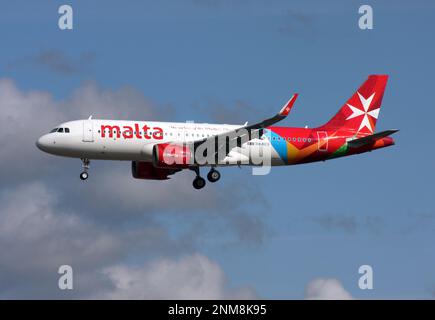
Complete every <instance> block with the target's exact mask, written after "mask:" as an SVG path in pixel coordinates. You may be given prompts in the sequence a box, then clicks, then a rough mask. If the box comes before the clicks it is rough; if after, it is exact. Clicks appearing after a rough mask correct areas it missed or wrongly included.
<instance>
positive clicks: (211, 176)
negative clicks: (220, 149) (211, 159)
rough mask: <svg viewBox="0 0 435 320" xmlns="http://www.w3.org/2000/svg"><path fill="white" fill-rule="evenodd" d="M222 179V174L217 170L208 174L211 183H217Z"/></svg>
mask: <svg viewBox="0 0 435 320" xmlns="http://www.w3.org/2000/svg"><path fill="white" fill-rule="evenodd" d="M220 178H221V174H220V172H219V171H217V170H215V169H211V170H210V172H209V173H208V174H207V179H208V181H210V182H216V181H218V180H219V179H220Z"/></svg>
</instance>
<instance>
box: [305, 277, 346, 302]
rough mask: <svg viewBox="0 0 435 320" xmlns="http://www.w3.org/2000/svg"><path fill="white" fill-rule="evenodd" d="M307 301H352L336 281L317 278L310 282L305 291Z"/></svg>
mask: <svg viewBox="0 0 435 320" xmlns="http://www.w3.org/2000/svg"><path fill="white" fill-rule="evenodd" d="M305 298H306V299H309V300H350V299H353V298H352V296H351V295H350V293H349V292H347V291H346V290H345V289H344V288H343V285H342V284H341V283H340V281H338V280H337V279H328V278H317V279H314V280H312V281H310V282H309V283H308V285H307V287H306V289H305Z"/></svg>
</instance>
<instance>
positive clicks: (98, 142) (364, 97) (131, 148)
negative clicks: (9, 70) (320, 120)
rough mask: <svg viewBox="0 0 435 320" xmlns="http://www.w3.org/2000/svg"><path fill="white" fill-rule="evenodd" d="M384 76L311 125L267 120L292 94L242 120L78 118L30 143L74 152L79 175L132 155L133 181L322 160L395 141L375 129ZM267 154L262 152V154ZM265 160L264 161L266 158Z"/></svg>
mask: <svg viewBox="0 0 435 320" xmlns="http://www.w3.org/2000/svg"><path fill="white" fill-rule="evenodd" d="M387 81H388V75H370V76H369V77H368V79H367V80H366V81H365V82H364V83H363V84H362V85H361V86H360V88H359V89H358V90H357V91H356V92H355V93H354V94H353V95H352V96H351V97H350V98H349V99H348V100H347V102H346V103H345V104H344V105H343V106H342V107H341V108H340V110H339V111H338V112H337V114H335V116H333V117H332V118H331V119H330V120H329V121H328V122H327V123H325V124H323V125H321V126H319V127H316V128H308V127H305V128H293V127H279V126H273V125H274V124H275V123H277V122H279V121H281V120H283V119H285V118H286V117H287V116H288V114H289V113H290V111H291V109H292V107H293V105H294V103H295V101H296V99H297V97H298V94H294V95H293V96H292V97H291V98H290V100H289V101H288V102H287V103H286V104H284V106H283V107H282V108H281V109H280V111H279V112H278V113H277V114H276V115H275V116H273V117H271V118H268V119H265V120H263V121H260V122H256V123H253V124H248V123H245V124H244V125H228V124H208V123H188V122H186V123H183V122H155V121H145V122H144V121H124V120H102V119H92V116H90V117H89V119H82V120H76V121H69V122H65V123H62V124H59V125H58V126H56V127H55V128H54V129H53V130H51V131H50V132H49V133H48V134H44V135H43V136H41V137H40V138H39V139H38V140H37V142H36V145H37V147H38V148H39V149H40V150H42V151H44V152H47V153H50V154H53V155H58V156H64V157H73V158H80V159H81V161H82V167H83V171H82V172H81V173H80V179H81V180H86V179H87V178H88V176H89V173H88V171H89V166H90V160H99V159H101V160H124V161H131V169H132V175H133V177H134V178H137V179H150V180H167V179H170V176H171V175H173V174H175V173H176V172H179V171H181V170H184V169H190V170H192V171H194V172H195V173H196V177H195V179H194V180H193V187H194V188H195V189H202V188H203V187H204V186H205V184H206V181H205V179H204V178H203V177H201V175H200V168H201V167H209V168H210V170H209V172H208V174H207V179H208V181H210V182H216V181H218V180H219V179H220V177H221V174H220V172H219V171H218V170H217V169H216V168H218V167H224V166H235V165H237V166H241V165H251V166H260V165H264V163H265V162H267V164H268V165H270V166H283V165H295V164H304V163H310V162H316V161H326V160H330V159H335V158H339V157H345V156H350V155H355V154H359V153H364V152H368V151H372V150H376V149H380V148H385V147H389V146H392V145H394V144H395V143H394V140H393V138H392V137H390V135H392V134H394V133H395V132H397V131H398V130H394V129H392V130H386V131H381V132H377V133H375V126H376V121H377V119H378V116H379V111H380V108H381V102H382V97H383V95H384V90H385V87H386V84H387ZM264 155H267V156H264ZM265 160H267V161H265Z"/></svg>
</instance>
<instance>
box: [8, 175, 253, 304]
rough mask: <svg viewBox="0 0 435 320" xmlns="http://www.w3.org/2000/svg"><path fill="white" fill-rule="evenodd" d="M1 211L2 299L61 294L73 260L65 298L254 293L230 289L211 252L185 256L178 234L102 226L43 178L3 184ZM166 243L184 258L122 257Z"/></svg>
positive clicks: (239, 295) (159, 249) (160, 247)
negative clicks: (134, 262) (133, 261)
mask: <svg viewBox="0 0 435 320" xmlns="http://www.w3.org/2000/svg"><path fill="white" fill-rule="evenodd" d="M0 212H1V215H0V261H1V266H0V268H1V272H0V298H54V297H57V298H59V297H62V294H64V293H63V292H61V291H60V290H59V289H58V288H57V280H58V276H59V275H58V274H57V269H58V267H59V266H60V265H63V264H68V265H71V266H72V267H73V270H74V275H75V279H76V280H75V283H74V288H75V289H74V290H73V292H71V294H70V295H66V297H75V298H89V297H103V298H121V299H124V298H139V299H140V298H144V299H152V298H156V299H157V298H158V299H172V298H177V299H189V298H192V299H193V298H200V299H230V298H241V299H247V298H253V297H255V293H254V291H253V290H252V289H250V288H235V289H232V288H229V287H228V283H227V280H226V276H225V274H224V272H223V270H222V269H221V267H220V266H219V265H218V264H217V263H215V262H213V261H211V260H210V259H208V258H207V257H206V256H203V255H200V254H186V250H184V255H183V248H182V247H181V246H180V244H178V243H177V242H178V240H177V239H170V238H169V235H168V234H167V233H166V232H165V230H164V229H163V230H158V229H157V228H155V227H154V226H151V227H150V228H144V230H142V231H141V232H138V231H137V230H134V229H132V228H131V227H130V228H127V229H123V228H105V227H103V225H104V224H96V223H95V222H91V221H90V220H88V219H86V218H85V215H83V214H78V213H77V212H74V211H73V210H68V209H65V208H62V207H61V206H60V205H59V203H58V194H57V193H56V192H53V190H52V189H50V188H47V186H46V185H44V184H43V183H40V182H31V183H26V184H23V185H20V186H18V187H16V188H15V189H10V190H7V191H3V192H2V193H1V194H0ZM156 229H157V230H156ZM181 245H182V244H181ZM164 246H167V247H173V248H178V250H179V249H181V250H179V251H181V258H180V259H179V260H175V259H169V258H163V259H158V260H155V261H151V262H150V263H148V264H146V265H144V266H141V267H134V266H130V265H128V264H125V263H123V262H122V261H123V259H124V257H125V256H126V255H128V254H132V253H134V252H135V251H136V252H138V251H140V250H142V251H143V249H145V251H147V252H148V253H152V252H153V251H152V250H153V248H155V249H154V250H157V251H156V252H159V254H160V255H161V254H162V253H163V252H164V251H165V248H163V247H164ZM179 254H180V253H179ZM143 257H147V255H145V256H143ZM148 257H149V256H148Z"/></svg>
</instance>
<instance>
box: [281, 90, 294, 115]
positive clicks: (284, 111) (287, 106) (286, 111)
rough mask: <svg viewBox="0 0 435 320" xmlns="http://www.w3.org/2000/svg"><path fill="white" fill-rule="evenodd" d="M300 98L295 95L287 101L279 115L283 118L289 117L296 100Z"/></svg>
mask: <svg viewBox="0 0 435 320" xmlns="http://www.w3.org/2000/svg"><path fill="white" fill-rule="evenodd" d="M297 98H298V94H297V93H295V94H294V95H293V96H292V97H291V98H290V100H289V101H287V103H286V104H285V105H284V106H283V107H282V108H281V110H280V111H279V113H278V114H279V115H280V116H282V117H287V115H288V114H289V113H290V110H291V109H292V107H293V105H294V103H295V101H296V99H297Z"/></svg>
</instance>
